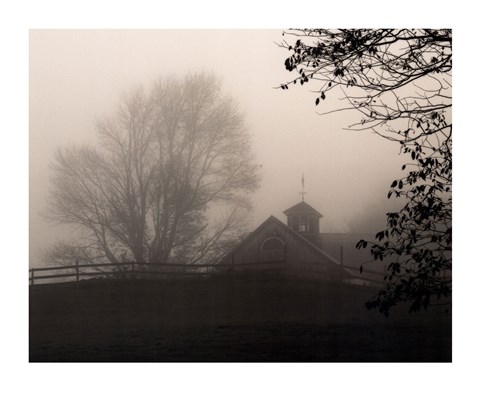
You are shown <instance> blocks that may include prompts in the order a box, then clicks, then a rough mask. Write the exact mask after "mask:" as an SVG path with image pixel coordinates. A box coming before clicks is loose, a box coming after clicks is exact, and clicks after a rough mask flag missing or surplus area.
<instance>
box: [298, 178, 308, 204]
mask: <svg viewBox="0 0 480 393" xmlns="http://www.w3.org/2000/svg"><path fill="white" fill-rule="evenodd" d="M306 193H307V192H306V191H305V176H304V174H303V173H302V192H300V193H299V194H300V195H301V196H302V202H305V194H306Z"/></svg>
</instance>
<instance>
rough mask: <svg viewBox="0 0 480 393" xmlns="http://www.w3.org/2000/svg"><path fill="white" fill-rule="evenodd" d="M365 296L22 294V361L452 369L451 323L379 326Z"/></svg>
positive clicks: (289, 290)
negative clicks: (439, 365)
mask: <svg viewBox="0 0 480 393" xmlns="http://www.w3.org/2000/svg"><path fill="white" fill-rule="evenodd" d="M371 294H372V293H371V290H370V291H369V290H367V289H364V288H355V287H341V288H340V287H336V286H332V285H327V284H325V283H319V282H307V281H301V280H298V279H280V278H276V279H257V280H254V281H232V280H226V279H223V280H219V279H216V280H203V281H187V282H185V283H183V282H162V281H143V280H142V281H140V280H137V281H124V282H122V281H102V280H91V281H85V282H81V283H80V285H79V287H78V288H77V287H76V286H75V284H59V285H43V286H37V287H34V288H31V290H30V361H222V362H224V361H289V362H293V361H329V362H334V361H451V318H450V314H444V313H439V312H437V311H434V310H432V311H429V312H426V313H425V312H424V313H419V314H414V315H410V314H408V313H406V312H405V310H403V309H401V308H399V309H397V310H396V311H395V313H394V315H392V316H391V317H389V318H387V319H386V318H384V317H383V316H381V315H379V314H378V313H377V312H372V311H366V310H365V309H364V307H363V303H364V301H365V300H366V299H367V298H368V297H369V296H370V295H371Z"/></svg>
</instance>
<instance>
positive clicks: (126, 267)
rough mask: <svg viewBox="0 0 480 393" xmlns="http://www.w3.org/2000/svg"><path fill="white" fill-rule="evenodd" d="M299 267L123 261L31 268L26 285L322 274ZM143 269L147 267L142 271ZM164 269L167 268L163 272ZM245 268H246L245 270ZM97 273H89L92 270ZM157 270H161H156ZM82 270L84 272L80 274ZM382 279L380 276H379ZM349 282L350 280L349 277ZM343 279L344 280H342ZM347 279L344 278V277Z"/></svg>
mask: <svg viewBox="0 0 480 393" xmlns="http://www.w3.org/2000/svg"><path fill="white" fill-rule="evenodd" d="M252 266H255V267H258V269H248V267H252ZM301 266H302V267H303V269H302V268H297V267H295V264H289V265H287V263H286V262H285V261H263V262H247V263H235V264H212V263H205V264H172V263H138V262H122V263H115V264H114V263H99V264H92V265H88V264H79V263H76V264H75V265H69V266H52V267H41V268H31V269H29V273H30V274H29V275H30V277H29V282H30V285H35V284H36V282H37V281H38V280H46V279H59V278H71V277H75V279H74V281H77V282H78V281H80V277H85V276H105V277H108V276H111V277H119V278H129V277H130V278H135V277H138V276H148V275H150V276H159V275H163V276H171V277H179V276H183V277H194V276H198V277H202V276H203V277H204V276H210V275H214V274H222V273H228V274H232V273H233V274H235V273H240V272H244V273H245V272H255V271H257V272H259V271H265V272H267V271H269V272H273V271H287V272H290V273H302V274H309V275H312V276H318V275H319V276H321V275H322V274H323V275H324V274H325V273H324V272H321V271H316V270H315V269H312V270H304V269H305V268H306V267H307V268H308V267H310V268H312V267H313V268H315V267H317V268H318V264H315V263H302V264H301ZM106 267H108V268H112V270H110V271H99V270H97V269H99V268H106ZM145 267H148V268H147V269H145ZM341 267H342V268H343V269H349V270H353V271H358V272H359V267H356V266H348V265H343V264H342V265H341ZM162 268H166V269H162ZM245 268H247V269H245ZM85 269H90V271H85ZM92 269H93V270H96V271H91V270H92ZM158 269H160V270H158ZM61 270H70V271H71V270H74V271H73V272H70V273H61V274H46V275H45V274H42V275H38V274H37V275H36V274H35V273H39V272H49V271H61ZM82 270H83V271H82ZM363 272H364V273H368V274H373V275H379V276H384V273H382V272H379V271H375V270H370V269H363ZM355 278H356V279H360V280H363V281H367V282H373V283H382V282H383V281H381V280H376V279H372V278H369V277H366V276H362V274H359V276H358V277H355ZM382 278H383V277H382ZM350 279H351V277H350ZM342 280H343V278H342ZM345 280H347V277H345Z"/></svg>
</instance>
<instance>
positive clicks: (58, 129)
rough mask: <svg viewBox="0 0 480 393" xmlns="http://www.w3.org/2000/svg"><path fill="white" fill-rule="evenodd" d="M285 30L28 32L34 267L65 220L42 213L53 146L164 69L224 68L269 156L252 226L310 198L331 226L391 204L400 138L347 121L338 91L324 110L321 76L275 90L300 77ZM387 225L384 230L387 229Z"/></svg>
mask: <svg viewBox="0 0 480 393" xmlns="http://www.w3.org/2000/svg"><path fill="white" fill-rule="evenodd" d="M281 33H282V31H280V30H130V31H128V30H123V31H122V30H51V31H49V30H32V31H31V32H30V59H29V62H30V163H29V169H30V192H29V193H30V264H31V265H32V266H38V265H39V264H40V261H39V250H40V249H41V248H43V247H47V246H48V245H50V244H52V243H53V242H55V240H56V239H61V238H62V236H64V235H65V229H64V228H61V227H58V226H57V227H54V226H52V225H51V224H49V223H47V222H46V221H45V220H44V219H42V218H41V216H40V215H39V212H41V211H42V210H44V209H45V200H46V197H47V195H48V176H49V169H48V167H49V162H51V159H52V155H53V152H54V151H55V149H57V148H58V147H60V146H67V145H68V144H71V143H91V144H94V143H95V128H94V121H95V118H96V117H97V116H101V115H105V114H107V115H109V114H111V113H112V112H113V111H114V110H115V108H116V105H117V103H118V100H119V98H120V97H121V94H122V93H123V92H126V91H128V90H129V89H130V88H132V87H135V86H138V85H143V86H144V87H145V88H147V89H148V88H149V87H150V86H151V84H152V83H153V82H154V81H155V80H156V79H157V78H159V77H168V76H169V75H176V76H179V77H182V76H183V75H185V74H187V73H189V72H198V71H207V72H214V73H215V74H216V75H217V76H218V77H219V78H221V80H222V81H223V86H224V91H225V92H226V93H228V94H230V95H231V96H232V97H233V98H234V99H235V100H236V101H237V102H238V104H239V107H240V108H241V110H242V111H243V112H244V113H245V118H246V123H247V125H248V129H249V132H250V133H251V134H252V136H253V150H254V152H255V153H256V157H257V162H258V164H260V165H262V170H261V174H262V181H261V186H260V189H259V190H258V191H257V192H256V193H255V194H254V195H253V197H252V201H253V206H254V211H253V215H252V222H251V227H252V229H253V228H254V227H255V226H257V225H259V224H260V223H261V222H263V221H264V220H265V219H266V218H267V217H268V216H269V215H271V214H273V215H275V216H276V217H278V218H280V219H281V220H283V218H284V216H283V214H282V211H283V210H285V209H286V208H288V207H290V206H291V205H293V204H295V203H297V202H299V201H300V200H301V197H300V195H299V192H300V191H301V177H302V174H304V175H305V185H306V192H307V194H306V197H305V200H306V201H307V202H308V203H310V204H311V205H312V206H313V207H315V208H316V209H317V210H319V211H320V212H321V213H322V214H323V215H324V218H323V219H322V220H321V231H322V232H344V231H348V230H357V231H358V230H359V229H370V228H369V227H368V225H364V223H365V219H366V218H367V217H368V216H370V215H371V214H376V215H374V219H375V220H376V221H377V222H378V217H382V216H381V213H382V212H384V211H386V209H387V205H386V193H387V191H388V186H389V185H390V183H391V181H392V180H393V179H394V178H395V177H396V176H398V175H399V174H400V166H401V163H402V162H403V160H404V158H403V157H401V156H399V154H398V153H399V147H398V145H396V144H394V143H392V142H388V141H385V140H383V139H382V138H380V137H378V136H376V135H374V134H372V133H370V132H353V131H346V130H344V128H345V127H347V126H348V125H349V124H351V123H353V122H354V121H355V120H357V119H358V115H357V114H356V113H354V112H352V113H349V114H346V113H345V112H342V113H335V114H332V115H325V116H319V114H318V113H317V112H319V111H322V112H323V111H328V110H331V109H333V108H335V107H339V105H341V104H340V102H339V101H338V99H336V98H335V97H328V99H327V100H326V101H324V102H323V101H322V103H321V105H320V106H319V107H315V105H314V100H315V95H314V94H312V93H311V91H310V90H309V89H312V88H314V85H313V84H311V85H310V84H309V85H305V86H302V87H300V86H298V87H297V88H293V87H292V88H291V89H289V90H288V91H283V90H281V89H274V87H276V86H278V85H279V84H280V83H281V82H285V81H286V80H288V79H289V78H292V77H293V76H294V74H291V73H289V72H287V71H285V70H284V67H283V63H284V60H285V58H286V57H287V56H288V52H287V51H285V50H284V49H281V48H279V47H278V46H277V45H276V44H275V43H276V42H280V41H281V40H282V39H283V37H282V34H281ZM378 229H379V230H380V229H382V228H378Z"/></svg>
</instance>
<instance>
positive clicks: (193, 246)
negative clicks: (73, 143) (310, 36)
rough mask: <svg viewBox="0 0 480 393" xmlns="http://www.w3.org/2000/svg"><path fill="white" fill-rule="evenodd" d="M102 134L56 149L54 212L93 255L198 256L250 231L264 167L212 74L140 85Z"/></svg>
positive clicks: (101, 125)
mask: <svg viewBox="0 0 480 393" xmlns="http://www.w3.org/2000/svg"><path fill="white" fill-rule="evenodd" d="M97 132H98V136H99V147H98V148H94V147H91V146H82V147H70V148H64V149H59V150H58V151H57V154H56V156H55V160H54V163H53V164H52V170H53V176H52V187H51V193H50V197H49V207H48V212H47V213H46V216H47V217H48V218H49V219H50V220H53V221H54V222H57V223H62V224H73V225H75V226H76V227H77V228H78V230H79V233H80V234H81V236H82V243H81V245H79V246H78V245H77V247H75V248H76V249H77V251H78V250H79V248H78V247H81V249H82V250H83V251H82V255H84V256H85V259H90V261H93V260H98V259H99V258H104V259H107V260H108V261H110V262H112V263H118V262H120V261H122V260H124V259H125V258H127V259H128V258H130V259H133V260H135V261H137V262H170V261H178V260H181V261H182V262H196V261H201V260H204V259H206V258H215V257H218V256H219V255H220V254H221V253H222V252H223V248H222V247H221V245H222V244H225V242H227V243H228V241H230V240H231V239H232V237H234V236H235V235H236V234H238V233H239V231H241V230H242V228H243V224H245V217H246V214H245V213H246V211H248V210H249V208H250V205H249V201H248V198H247V195H248V193H249V192H252V191H253V190H255V189H256V187H257V186H258V181H259V178H258V175H257V172H258V171H257V169H258V168H257V166H256V165H255V164H254V162H253V154H252V151H251V145H250V139H249V135H248V133H247V132H246V129H245V127H244V124H243V117H242V115H241V114H240V113H239V111H238V109H237V107H236V105H235V103H234V101H233V100H232V99H231V98H229V97H226V96H225V95H223V94H222V92H221V86H220V83H219V81H218V80H217V79H216V78H215V77H214V76H213V75H206V74H196V75H191V76H188V77H186V78H185V79H183V80H179V79H175V78H170V79H167V80H159V81H158V82H157V83H156V84H155V85H154V86H153V88H152V89H151V92H150V93H148V94H146V93H145V92H144V91H143V89H136V90H134V91H132V92H131V93H130V94H128V95H126V96H125V97H124V98H123V100H122V101H121V104H120V106H119V109H118V111H117V112H116V114H115V115H114V116H111V117H105V118H103V119H100V120H99V121H98V122H97ZM57 248H58V247H57ZM59 250H60V249H57V251H59ZM69 250H70V251H71V250H72V249H71V248H70V249H69ZM67 254H70V255H76V253H75V252H74V253H72V252H70V253H67ZM47 255H48V254H47ZM50 256H52V254H51V253H50ZM87 256H89V257H87Z"/></svg>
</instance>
